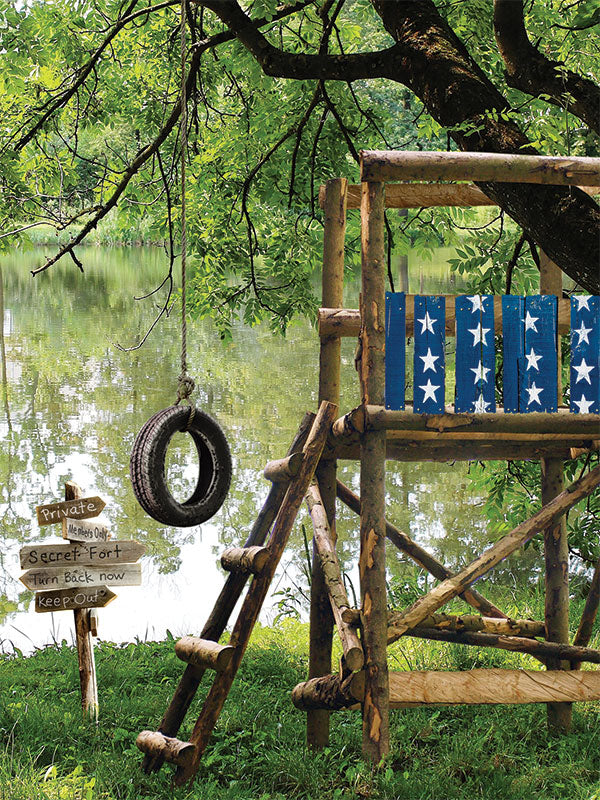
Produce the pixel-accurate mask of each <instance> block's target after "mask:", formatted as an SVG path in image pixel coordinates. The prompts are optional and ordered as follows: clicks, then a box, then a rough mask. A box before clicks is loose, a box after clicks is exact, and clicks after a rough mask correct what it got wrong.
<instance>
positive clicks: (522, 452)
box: [329, 439, 600, 463]
mask: <svg viewBox="0 0 600 800" xmlns="http://www.w3.org/2000/svg"><path fill="white" fill-rule="evenodd" d="M571 444H581V445H585V446H584V447H579V448H578V449H577V454H578V455H581V454H585V453H592V452H595V451H597V450H598V449H600V442H598V441H595V440H594V441H590V440H585V441H583V440H578V439H574V440H573V442H572V443H571V442H565V441H558V442H555V441H550V442H547V443H544V442H543V441H542V442H540V443H539V444H536V443H535V442H525V443H523V442H516V443H514V442H511V441H506V442H483V443H477V442H471V441H468V440H467V441H459V442H453V443H450V442H446V441H442V442H431V443H429V444H427V445H424V443H423V442H421V441H411V440H409V439H407V440H404V441H401V442H399V441H394V440H390V441H387V442H386V458H387V459H388V460H389V461H390V460H391V461H404V462H412V461H431V462H435V463H444V462H455V461H523V460H529V461H537V460H539V459H540V458H543V457H544V456H545V457H552V456H553V457H555V458H562V459H563V460H564V459H567V458H572V447H571V446H570V445H571ZM329 453H330V454H333V455H334V456H335V458H338V459H348V460H351V461H356V460H358V459H359V458H360V446H359V445H358V444H357V443H342V444H335V445H334V447H332V448H330V450H329Z"/></svg>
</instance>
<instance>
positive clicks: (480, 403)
mask: <svg viewBox="0 0 600 800" xmlns="http://www.w3.org/2000/svg"><path fill="white" fill-rule="evenodd" d="M490 405H491V403H486V402H485V400H484V399H483V394H480V395H479V397H478V398H477V400H475V405H474V406H473V411H475V413H477V414H484V413H485V412H486V411H487V407H488V406H490Z"/></svg>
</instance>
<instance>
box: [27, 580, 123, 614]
mask: <svg viewBox="0 0 600 800" xmlns="http://www.w3.org/2000/svg"><path fill="white" fill-rule="evenodd" d="M116 596H117V595H116V594H115V593H114V592H111V590H110V589H109V588H108V587H106V586H86V587H85V588H81V589H59V590H58V591H56V592H39V593H38V594H36V596H35V610H36V611H37V612H38V613H40V614H43V613H45V612H48V611H75V610H76V609H78V608H104V606H107V605H108V604H109V603H110V602H111V600H114V599H115V597H116Z"/></svg>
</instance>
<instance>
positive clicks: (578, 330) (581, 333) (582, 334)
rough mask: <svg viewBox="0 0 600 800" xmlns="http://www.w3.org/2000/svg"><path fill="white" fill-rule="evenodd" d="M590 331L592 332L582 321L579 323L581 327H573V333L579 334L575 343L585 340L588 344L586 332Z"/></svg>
mask: <svg viewBox="0 0 600 800" xmlns="http://www.w3.org/2000/svg"><path fill="white" fill-rule="evenodd" d="M591 332H592V329H591V328H586V327H585V325H584V324H583V322H582V323H581V328H575V329H574V330H573V333H577V334H579V341H578V342H577V344H581V343H582V342H585V343H586V344H589V343H590V340H589V339H588V333H591Z"/></svg>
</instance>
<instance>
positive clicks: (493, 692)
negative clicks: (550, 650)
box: [292, 669, 600, 711]
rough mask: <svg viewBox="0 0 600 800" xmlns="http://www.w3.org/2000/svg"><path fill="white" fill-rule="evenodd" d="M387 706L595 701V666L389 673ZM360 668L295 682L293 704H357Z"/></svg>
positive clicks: (598, 689)
mask: <svg viewBox="0 0 600 800" xmlns="http://www.w3.org/2000/svg"><path fill="white" fill-rule="evenodd" d="M389 682H390V708H413V707H418V706H427V705H445V706H452V705H477V704H490V705H492V704H493V705H499V704H521V703H548V702H587V701H590V700H600V670H583V671H576V672H575V671H573V672H567V671H562V670H547V671H541V670H533V669H470V670H464V671H461V672H439V671H427V672H422V671H418V672H417V671H410V672H390V673H389ZM364 685H365V682H364V673H363V672H356V673H354V674H353V675H351V676H349V677H348V678H342V677H341V676H340V675H325V676H324V677H322V678H313V679H312V680H309V681H305V682H304V683H300V684H298V686H296V687H295V688H294V690H293V692H292V700H293V703H294V705H295V706H296V708H300V709H302V710H307V709H312V708H325V709H329V710H330V711H335V710H339V709H343V708H360V701H362V699H363V697H364Z"/></svg>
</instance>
